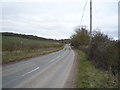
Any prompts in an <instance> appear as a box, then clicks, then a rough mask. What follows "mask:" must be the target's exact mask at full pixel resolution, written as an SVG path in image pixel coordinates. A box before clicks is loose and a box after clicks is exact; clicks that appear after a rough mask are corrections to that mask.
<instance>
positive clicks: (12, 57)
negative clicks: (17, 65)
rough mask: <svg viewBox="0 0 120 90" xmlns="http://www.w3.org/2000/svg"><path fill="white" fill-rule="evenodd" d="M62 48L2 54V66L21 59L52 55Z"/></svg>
mask: <svg viewBox="0 0 120 90" xmlns="http://www.w3.org/2000/svg"><path fill="white" fill-rule="evenodd" d="M62 48H63V47H57V48H46V49H45V48H44V49H40V50H31V51H28V52H26V51H19V52H3V54H2V64H3V65H4V64H8V63H11V62H18V61H20V60H23V59H27V58H31V57H35V56H39V55H44V54H48V53H52V52H55V51H58V50H61V49H62Z"/></svg>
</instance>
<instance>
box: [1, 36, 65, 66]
mask: <svg viewBox="0 0 120 90" xmlns="http://www.w3.org/2000/svg"><path fill="white" fill-rule="evenodd" d="M62 48H63V44H61V43H59V42H54V41H47V40H32V39H26V38H21V37H13V36H2V63H3V64H6V63H9V62H15V61H19V60H22V59H25V58H29V57H33V56H38V55H43V54H47V53H51V52H55V51H58V50H60V49H62Z"/></svg>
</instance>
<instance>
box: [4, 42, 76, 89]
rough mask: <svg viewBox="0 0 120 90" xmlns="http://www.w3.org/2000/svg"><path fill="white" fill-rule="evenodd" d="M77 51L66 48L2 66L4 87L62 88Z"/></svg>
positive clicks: (67, 46)
mask: <svg viewBox="0 0 120 90" xmlns="http://www.w3.org/2000/svg"><path fill="white" fill-rule="evenodd" d="M74 58H75V53H74V51H73V50H72V49H71V47H70V46H69V45H68V44H67V45H66V46H65V47H64V49H62V50H60V51H58V52H54V53H50V54H47V55H43V56H38V57H35V58H31V59H29V60H23V61H20V62H17V63H15V64H10V65H6V66H3V67H2V88H62V87H63V86H64V85H65V83H66V81H67V78H68V76H69V74H70V70H71V68H72V65H73V62H74Z"/></svg>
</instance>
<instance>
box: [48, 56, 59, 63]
mask: <svg viewBox="0 0 120 90" xmlns="http://www.w3.org/2000/svg"><path fill="white" fill-rule="evenodd" d="M58 58H60V56H58V57H57V58H55V59H53V60H51V61H50V62H54V61H55V60H56V59H58Z"/></svg>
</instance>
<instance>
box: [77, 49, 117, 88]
mask: <svg viewBox="0 0 120 90" xmlns="http://www.w3.org/2000/svg"><path fill="white" fill-rule="evenodd" d="M76 52H77V53H78V54H79V56H80V62H79V71H78V80H77V87H78V88H117V83H116V82H115V80H117V78H116V77H115V76H113V75H111V77H110V78H109V82H108V76H109V75H108V73H106V72H105V71H103V70H100V69H96V68H95V67H94V65H92V63H91V62H90V61H88V60H87V56H86V54H85V53H84V52H82V51H80V50H76Z"/></svg>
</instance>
